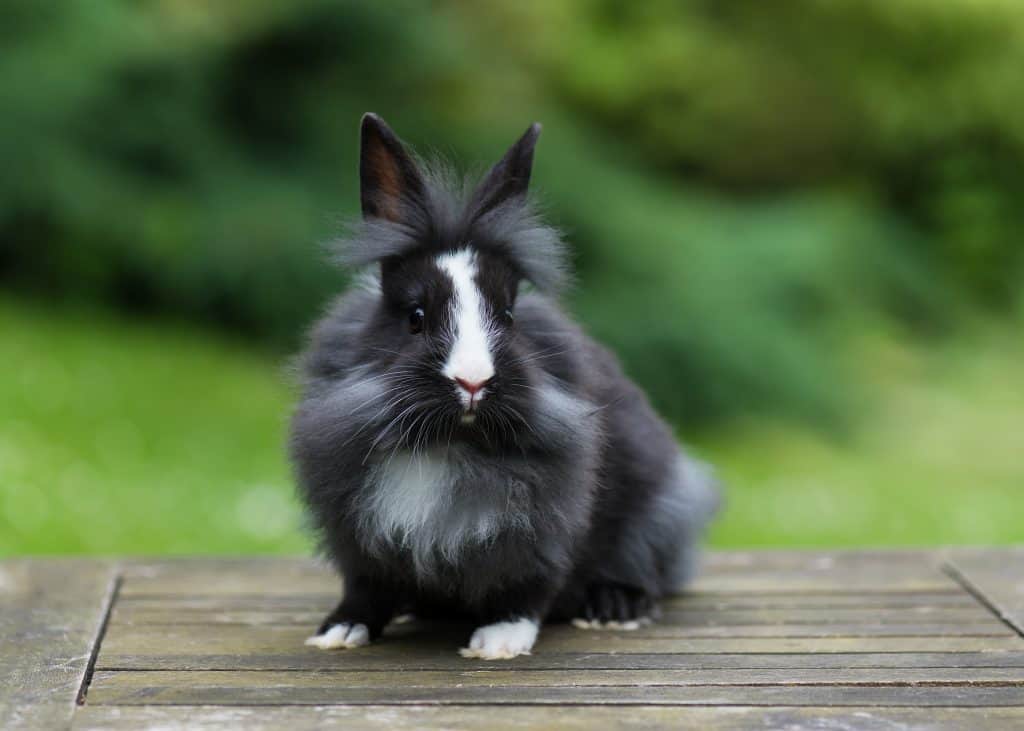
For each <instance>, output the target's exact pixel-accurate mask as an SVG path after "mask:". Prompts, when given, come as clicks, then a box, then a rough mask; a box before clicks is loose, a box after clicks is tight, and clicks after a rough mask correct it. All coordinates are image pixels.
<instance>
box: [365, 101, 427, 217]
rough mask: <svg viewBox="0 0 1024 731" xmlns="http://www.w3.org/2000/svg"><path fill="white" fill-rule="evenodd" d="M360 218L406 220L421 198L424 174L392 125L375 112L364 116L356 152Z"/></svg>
mask: <svg viewBox="0 0 1024 731" xmlns="http://www.w3.org/2000/svg"><path fill="white" fill-rule="evenodd" d="M359 185H360V200H361V202H362V206H363V218H384V219H386V220H388V221H394V222H396V223H398V222H401V221H403V220H405V213H406V210H407V208H408V207H409V206H414V205H416V204H417V202H419V201H421V200H422V198H423V194H424V185H423V176H422V175H421V174H420V171H419V168H417V167H416V163H415V161H414V160H413V159H412V157H411V156H410V155H409V153H408V152H406V150H405V146H404V145H403V144H402V141H401V140H399V139H398V137H397V136H396V135H395V133H394V132H392V131H391V128H390V127H388V125H387V124H386V123H385V122H384V120H383V119H381V118H380V117H378V116H377V115H376V114H373V113H367V114H364V115H363V122H362V126H361V128H360V151H359Z"/></svg>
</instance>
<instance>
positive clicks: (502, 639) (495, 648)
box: [459, 619, 539, 660]
mask: <svg viewBox="0 0 1024 731" xmlns="http://www.w3.org/2000/svg"><path fill="white" fill-rule="evenodd" d="M538 629H539V628H538V626H537V623H536V622H534V621H533V620H530V619H517V620H516V621H514V622H496V623H495V624H488V625H485V626H483V627H477V629H476V631H475V632H473V636H472V637H470V638H469V647H463V648H462V649H461V650H459V654H460V655H462V656H463V657H475V658H479V659H481V660H508V659H509V658H513V657H516V656H518V655H529V654H530V650H531V649H533V643H534V642H536V641H537V630H538Z"/></svg>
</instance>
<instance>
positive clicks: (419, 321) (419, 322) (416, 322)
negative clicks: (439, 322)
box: [409, 307, 424, 335]
mask: <svg viewBox="0 0 1024 731" xmlns="http://www.w3.org/2000/svg"><path fill="white" fill-rule="evenodd" d="M423 316H424V315H423V308H422V307H417V308H416V309H414V310H413V311H412V312H410V313H409V332H411V333H412V334H413V335H419V334H420V333H421V332H423Z"/></svg>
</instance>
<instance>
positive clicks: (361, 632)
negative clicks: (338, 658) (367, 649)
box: [306, 622, 370, 650]
mask: <svg viewBox="0 0 1024 731" xmlns="http://www.w3.org/2000/svg"><path fill="white" fill-rule="evenodd" d="M306 644H307V645H309V646H310V647H319V648H320V649H321V650H336V649H338V648H341V647H345V648H350V647H362V646H363V645H368V644H370V630H369V629H368V628H367V626H366V625H365V624H358V623H349V622H342V623H340V624H333V625H331V626H330V627H327V628H326V629H324V630H322V631H321V632H320V633H319V634H316V635H313V636H312V637H310V638H309V639H307V640H306Z"/></svg>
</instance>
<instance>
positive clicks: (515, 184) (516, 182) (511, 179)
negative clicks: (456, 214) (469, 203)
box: [473, 122, 541, 215]
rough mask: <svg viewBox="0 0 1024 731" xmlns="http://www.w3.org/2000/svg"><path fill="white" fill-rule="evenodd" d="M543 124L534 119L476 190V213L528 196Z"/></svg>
mask: <svg viewBox="0 0 1024 731" xmlns="http://www.w3.org/2000/svg"><path fill="white" fill-rule="evenodd" d="M540 129H541V127H540V123H539V122H534V123H533V124H531V125H530V127H529V129H527V130H526V132H525V133H523V136H522V137H520V138H519V140H518V141H517V142H516V143H515V144H514V145H512V147H510V148H509V150H508V152H506V153H505V157H503V158H501V160H500V161H499V162H498V164H497V165H495V166H494V167H493V168H491V171H490V172H489V173H487V177H485V178H484V179H483V182H481V183H480V185H479V187H478V188H477V189H476V192H474V193H473V206H474V210H475V211H476V214H477V215H481V214H483V213H486V212H487V211H489V210H491V209H492V208H494V207H496V206H499V205H501V204H502V203H504V202H505V201H507V200H510V199H512V198H518V197H522V196H525V195H526V189H527V187H529V185H530V172H531V171H532V170H533V148H534V147H535V146H536V145H537V138H538V137H540Z"/></svg>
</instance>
